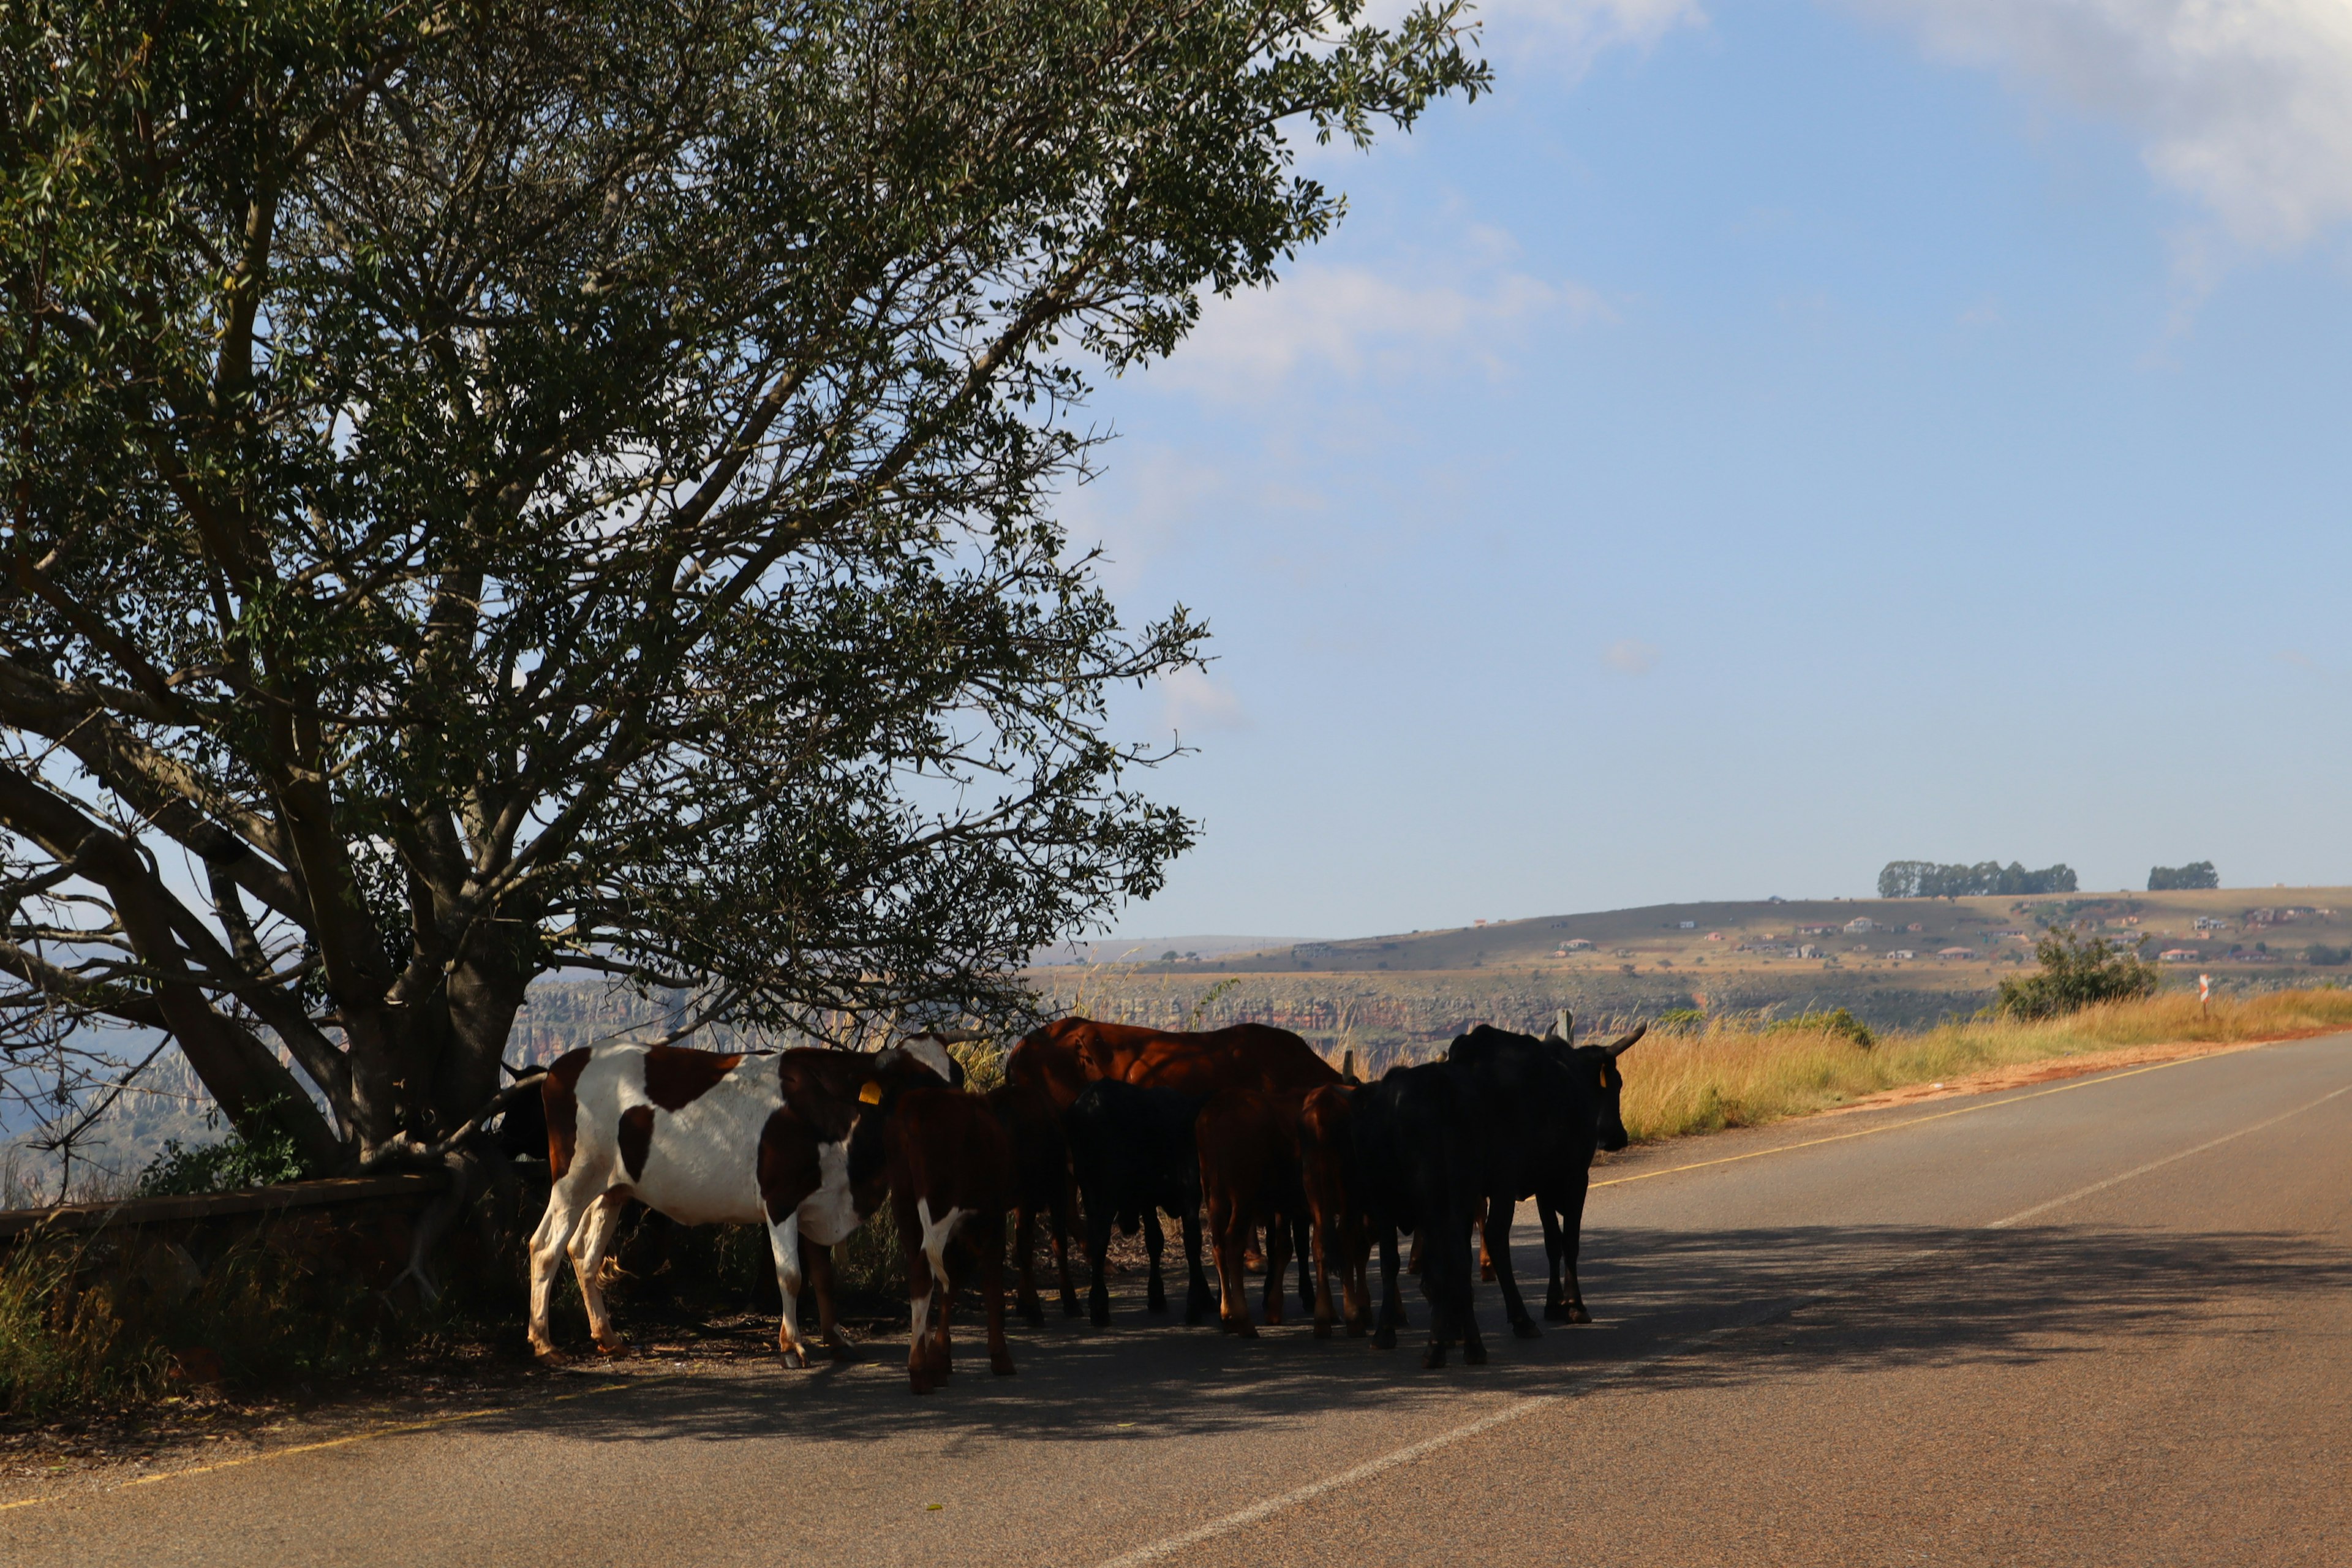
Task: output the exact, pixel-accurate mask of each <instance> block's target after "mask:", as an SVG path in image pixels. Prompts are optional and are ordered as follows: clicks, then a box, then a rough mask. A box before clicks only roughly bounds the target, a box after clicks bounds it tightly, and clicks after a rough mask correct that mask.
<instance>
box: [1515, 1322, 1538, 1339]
mask: <svg viewBox="0 0 2352 1568" xmlns="http://www.w3.org/2000/svg"><path fill="white" fill-rule="evenodd" d="M1511 1332H1513V1333H1514V1334H1517V1336H1518V1337H1519V1338H1521V1339H1523V1340H1539V1339H1541V1338H1543V1331H1542V1330H1541V1329H1539V1328H1538V1327H1536V1321H1535V1320H1534V1319H1533V1318H1521V1319H1520V1320H1519V1321H1517V1322H1516V1323H1513V1324H1512V1325H1511Z"/></svg>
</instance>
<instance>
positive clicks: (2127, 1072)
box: [1593, 1040, 2291, 1187]
mask: <svg viewBox="0 0 2352 1568" xmlns="http://www.w3.org/2000/svg"><path fill="white" fill-rule="evenodd" d="M2289 1043H2291V1042H2289V1041H2287V1040H2254V1041H2251V1042H2249V1043H2247V1044H2245V1045H2242V1046H2232V1047H2229V1048H2228V1049H2226V1050H2219V1051H2199V1052H2197V1053H2195V1054H2194V1055H2191V1056H2184V1057H2175V1058H2172V1059H2171V1060H2170V1061H2168V1062H2150V1063H2149V1064H2148V1065H2147V1066H2146V1067H2138V1068H2126V1069H2124V1070H2123V1071H2121V1072H2106V1073H2095V1074H2091V1075H2088V1076H2085V1077H2083V1078H2078V1079H2075V1080H2074V1082H2072V1083H2062V1084H2060V1085H2058V1086H2057V1087H2056V1088H2054V1089H2035V1090H2034V1091H2033V1092H2032V1094H2012V1095H2011V1096H2009V1097H2008V1098H2007V1099H2005V1100H1982V1101H1979V1103H1977V1104H1975V1105H1963V1106H1961V1107H1960V1108H1959V1109H1958V1110H1939V1111H1937V1112H1936V1113H1935V1114H1934V1115H1933V1116H1915V1117H1912V1118H1911V1119H1910V1120H1909V1121H1890V1122H1888V1123H1886V1124H1885V1126H1883V1127H1865V1128H1864V1129H1862V1131H1858V1132H1832V1134H1830V1135H1829V1136H1828V1137H1826V1138H1808V1139H1806V1140H1805V1141H1804V1142H1801V1143H1782V1144H1780V1145H1778V1146H1776V1147H1774V1148H1770V1149H1751V1150H1749V1151H1748V1152H1747V1153H1745V1154H1726V1155H1724V1156H1723V1157H1722V1158H1721V1159H1717V1160H1697V1161H1694V1162H1692V1163H1690V1164H1687V1165H1668V1166H1667V1167H1665V1168H1664V1170H1660V1171H1637V1172H1635V1173H1633V1175H1630V1176H1618V1177H1615V1178H1613V1179H1612V1180H1610V1181H1606V1182H1595V1183H1593V1185H1594V1186H1596V1187H1622V1186H1623V1185H1624V1184H1626V1183H1628V1182H1646V1181H1648V1180H1649V1179H1650V1178H1651V1177H1653V1176H1671V1175H1674V1174H1675V1173H1677V1172H1680V1171H1704V1170H1706V1168H1707V1167H1708V1166H1709V1165H1736V1164H1738V1163H1739V1162H1740V1161H1742V1160H1761V1159H1763V1158H1764V1157H1765V1156H1766V1155H1767V1154H1787V1153H1792V1152H1795V1151H1797V1150H1799V1149H1817V1148H1819V1147H1821V1146H1822V1144H1824V1143H1843V1142H1845V1141H1846V1140H1847V1139H1849V1138H1874V1137H1876V1136H1877V1135H1878V1134H1879V1133H1881V1132H1900V1131H1902V1130H1903V1129H1905V1128H1906V1127H1919V1126H1924V1125H1926V1124H1927V1122H1930V1121H1945V1120H1947V1119H1948V1118H1950V1117H1954V1116H1967V1115H1969V1114H1971V1113H1972V1112H1975V1111H1979V1110H1995V1109H1997V1108H1999V1107H2000V1106H2004V1105H2016V1104H2019V1103H2020V1102H2021V1101H2024V1100H2040V1099H2041V1098H2042V1096H2044V1095H2048V1094H2064V1093H2066V1092H2067V1091H2068V1090H2070V1089H2089V1088H2092V1087H2093V1086H2095V1085H2097V1084H2102V1083H2114V1082H2116V1081H2117V1080H2118V1079H2127V1078H2137V1077H2138V1076H2139V1075H2140V1074H2142V1073H2144V1072H2157V1071H2159V1070H2160V1069H2162V1068H2177V1067H2180V1066H2182V1065H2184V1064H2186V1063H2189V1062H2201V1061H2210V1059H2212V1058H2215V1057H2230V1056H2236V1055H2237V1054H2238V1053H2239V1052H2240V1051H2255V1050H2261V1049H2262V1048H2263V1047H2265V1046H2280V1045H2286V1044H2289Z"/></svg>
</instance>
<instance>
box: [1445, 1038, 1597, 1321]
mask: <svg viewBox="0 0 2352 1568" xmlns="http://www.w3.org/2000/svg"><path fill="white" fill-rule="evenodd" d="M1574 1029H1575V1021H1574V1020H1573V1019H1572V1018H1571V1017H1570V1016H1569V1015H1568V1013H1567V1012H1566V1011H1565V1010H1563V1011H1562V1012H1561V1014H1560V1016H1559V1021H1558V1022H1557V1023H1555V1024H1554V1025H1553V1026H1552V1030H1551V1032H1550V1033H1549V1034H1547V1035H1545V1036H1544V1037H1543V1038H1541V1039H1538V1038H1536V1037H1534V1036H1532V1035H1519V1034H1513V1033H1511V1032H1510V1031H1508V1030H1506V1029H1496V1028H1493V1027H1490V1026H1486V1025H1483V1024H1482V1025H1480V1026H1478V1027H1477V1028H1475V1029H1473V1030H1471V1031H1470V1032H1469V1033H1468V1034H1466V1035H1464V1036H1462V1037H1459V1038H1457V1039H1456V1040H1455V1041H1454V1044H1453V1046H1452V1047H1450V1048H1449V1049H1448V1050H1447V1052H1446V1059H1447V1060H1448V1061H1450V1062H1453V1063H1454V1064H1456V1065H1458V1066H1460V1067H1461V1068H1464V1069H1465V1071H1466V1072H1467V1073H1468V1074H1469V1075H1470V1079H1471V1082H1472V1083H1473V1085H1474V1086H1475V1098H1476V1105H1477V1116H1478V1120H1479V1124H1480V1138H1479V1150H1480V1154H1481V1157H1482V1164H1483V1167H1484V1179H1483V1181H1482V1183H1481V1191H1482V1195H1483V1196H1484V1198H1485V1205H1486V1214H1485V1218H1484V1224H1483V1226H1482V1227H1481V1228H1482V1229H1483V1231H1484V1233H1485V1234H1484V1241H1485V1252H1486V1258H1487V1259H1488V1260H1489V1261H1490V1263H1491V1265H1492V1267H1493V1268H1494V1270H1495V1278H1496V1282H1497V1283H1498V1284H1499V1285H1500V1286H1501V1287H1502V1292H1503V1305H1504V1310H1506V1311H1507V1313H1508V1314H1509V1316H1510V1320H1511V1327H1512V1330H1513V1331H1514V1332H1516V1333H1517V1334H1518V1335H1519V1336H1520V1337H1521V1338H1523V1339H1531V1338H1533V1337H1535V1336H1536V1335H1538V1334H1539V1333H1540V1332H1542V1331H1541V1330H1539V1329H1538V1328H1537V1327H1536V1325H1535V1321H1534V1320H1533V1319H1531V1318H1530V1317H1529V1316H1528V1310H1527V1307H1526V1304H1525V1303H1524V1302H1523V1301H1522V1300H1520V1297H1519V1287H1518V1279H1517V1274H1516V1272H1515V1270H1514V1269H1513V1268H1512V1266H1511V1248H1510V1238H1511V1219H1512V1215H1513V1211H1514V1209H1515V1208H1516V1206H1517V1203H1518V1202H1519V1200H1521V1199H1524V1198H1529V1197H1532V1198H1533V1199H1535V1200H1536V1209H1537V1214H1538V1217H1539V1219H1540V1220H1541V1221H1542V1224H1543V1236H1544V1254H1545V1258H1546V1259H1547V1260H1548V1262H1549V1265H1550V1273H1551V1279H1550V1285H1549V1290H1548V1291H1547V1292H1546V1295H1545V1300H1544V1316H1545V1317H1546V1318H1548V1319H1550V1320H1552V1321H1561V1322H1570V1323H1589V1322H1591V1321H1592V1314H1591V1312H1590V1311H1588V1310H1586V1309H1585V1305H1584V1293H1583V1290H1582V1288H1581V1287H1580V1285H1579V1283H1578V1281H1577V1278H1576V1263H1577V1256H1578V1252H1579V1250H1580V1247H1581V1245H1582V1237H1583V1228H1584V1199H1585V1194H1586V1191H1587V1189H1588V1187H1589V1186H1590V1184H1591V1171H1592V1156H1593V1153H1594V1152H1595V1151H1596V1150H1599V1149H1611V1150H1615V1149H1622V1148H1623V1147H1624V1146H1625V1144H1626V1141H1627V1140H1626V1134H1625V1122H1624V1119H1623V1118H1622V1115H1621V1114H1620V1113H1619V1110H1618V1104H1619V1099H1620V1096H1621V1093H1622V1089H1623V1088H1624V1082H1625V1080H1624V1079H1623V1077H1622V1075H1621V1074H1620V1073H1619V1072H1618V1070H1617V1058H1619V1057H1622V1055H1624V1054H1625V1052H1626V1051H1627V1050H1628V1049H1630V1048H1631V1047H1633V1043H1634V1042H1635V1041H1637V1040H1639V1039H1640V1038H1641V1037H1642V1036H1643V1032H1644V1031H1643V1030H1642V1029H1635V1030H1634V1031H1633V1033H1632V1034H1630V1035H1627V1036H1626V1037H1624V1038H1622V1039H1621V1040H1619V1041H1617V1042H1616V1043H1615V1044H1614V1045H1610V1046H1584V1047H1577V1046H1575V1045H1573V1044H1572V1043H1571V1036H1572V1034H1573V1031H1574Z"/></svg>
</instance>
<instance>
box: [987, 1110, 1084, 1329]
mask: <svg viewBox="0 0 2352 1568" xmlns="http://www.w3.org/2000/svg"><path fill="white" fill-rule="evenodd" d="M984 1098H985V1099H986V1100H987V1102H988V1107H989V1109H990V1110H993V1111H994V1112H995V1113H996V1118H997V1120H998V1121H1000V1122H1002V1123H1003V1127H1004V1132H1005V1136H1006V1137H1008V1138H1009V1139H1011V1140H1012V1146H1013V1210H1014V1216H1013V1283H1014V1287H1015V1290H1016V1295H1015V1300H1016V1301H1017V1302H1018V1304H1019V1309H1020V1312H1021V1315H1022V1317H1024V1318H1025V1319H1027V1320H1028V1321H1030V1322H1032V1323H1043V1322H1044V1321H1045V1308H1044V1307H1042V1306H1040V1305H1038V1302H1037V1269H1036V1252H1037V1219H1038V1216H1039V1215H1044V1216H1045V1219H1046V1222H1047V1233H1048V1236H1049V1237H1050V1239H1051V1242H1052V1245H1053V1249H1054V1267H1055V1269H1056V1270H1058V1271H1059V1273H1060V1274H1061V1279H1062V1315H1063V1316H1064V1317H1066V1318H1075V1317H1076V1316H1077V1315H1078V1292H1077V1288H1076V1285H1075V1284H1073V1283H1072V1281H1071V1279H1070V1231H1071V1228H1072V1226H1073V1224H1074V1221H1075V1219H1076V1209H1077V1196H1076V1189H1075V1187H1074V1185H1073V1184H1072V1182H1071V1178H1070V1143H1069V1139H1068V1137H1067V1136H1066V1134H1065V1133H1064V1132H1063V1131H1062V1118H1061V1115H1060V1114H1059V1112H1057V1111H1056V1110H1055V1107H1054V1102H1053V1100H1052V1099H1051V1098H1049V1097H1048V1096H1047V1095H1046V1094H1045V1093H1044V1092H1042V1091H1041V1090H1040V1089H1037V1088H1035V1087H1034V1086H1032V1085H1030V1084H1027V1083H1024V1082H1019V1081H1008V1082H1006V1083H1003V1084H1001V1085H999V1086H998V1087H996V1088H995V1089H990V1090H989V1091H988V1093H987V1095H986V1096H985V1097H984Z"/></svg>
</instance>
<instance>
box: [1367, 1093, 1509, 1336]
mask: <svg viewBox="0 0 2352 1568" xmlns="http://www.w3.org/2000/svg"><path fill="white" fill-rule="evenodd" d="M1349 1110H1350V1113H1351V1114H1350V1117H1349V1120H1350V1121H1351V1122H1352V1123H1353V1128H1352V1132H1353V1137H1352V1142H1353V1145H1354V1150H1355V1160H1354V1163H1353V1165H1352V1167H1351V1171H1352V1174H1353V1176H1354V1178H1355V1181H1354V1187H1355V1193H1354V1196H1355V1198H1356V1201H1357V1202H1358V1203H1359V1204H1360V1205H1361V1207H1362V1210H1363V1215H1364V1218H1365V1221H1366V1223H1367V1224H1368V1225H1369V1226H1370V1227H1371V1233H1372V1235H1373V1236H1374V1237H1378V1238H1379V1241H1380V1247H1381V1311H1380V1318H1379V1321H1378V1322H1377V1324H1376V1325H1375V1327H1374V1329H1373V1332H1372V1342H1373V1343H1374V1344H1376V1345H1378V1346H1379V1347H1380V1348H1381V1349H1382V1350H1393V1349H1394V1348H1395V1347H1396V1335H1397V1330H1398V1329H1400V1328H1402V1327H1403V1326H1404V1322H1405V1316H1404V1308H1403V1306H1402V1303H1400V1302H1399V1301H1398V1300H1397V1232H1398V1231H1399V1230H1400V1229H1404V1230H1413V1231H1418V1232H1420V1235H1421V1241H1422V1244H1423V1245H1422V1257H1421V1290H1422V1294H1423V1295H1424V1296H1426V1297H1428V1298H1429V1304H1430V1311H1431V1319H1430V1334H1429V1345H1428V1348H1427V1349H1426V1350H1425V1351H1423V1353H1422V1358H1421V1364H1422V1365H1423V1366H1425V1367H1440V1366H1444V1364H1445V1348H1446V1346H1447V1345H1449V1344H1452V1343H1454V1342H1460V1344H1461V1346H1462V1359H1463V1360H1465V1361H1466V1362H1469V1363H1471V1364H1473V1365H1474V1366H1475V1365H1478V1364H1481V1363H1484V1362H1485V1361H1486V1343H1485V1342H1484V1341H1482V1340H1481V1339H1480V1338H1479V1337H1478V1320H1477V1317H1476V1315H1475V1312H1474V1311H1473V1310H1472V1307H1471V1289H1472V1279H1471V1269H1472V1267H1473V1265H1472V1263H1471V1260H1470V1222H1471V1216H1472V1215H1474V1214H1475V1212H1476V1209H1477V1206H1478V1195H1479V1190H1480V1187H1481V1185H1482V1184H1483V1181H1484V1178H1485V1171H1484V1168H1483V1166H1482V1164H1481V1162H1480V1160H1479V1157H1478V1132H1479V1130H1478V1126H1477V1122H1476V1119H1475V1086H1474V1085H1473V1084H1472V1083H1471V1082H1470V1079H1469V1075H1468V1074H1467V1073H1466V1072H1465V1071H1464V1069H1463V1068H1460V1067H1459V1066H1457V1065H1456V1064H1454V1063H1453V1062H1424V1063H1423V1064H1422V1065H1421V1066H1419V1067H1409V1068H1404V1067H1401V1068H1390V1069H1389V1070H1388V1072H1387V1073H1386V1074H1385V1075H1384V1076H1383V1077H1382V1078H1381V1080H1380V1081H1379V1082H1378V1083H1373V1084H1368V1085H1366V1086H1365V1087H1364V1088H1362V1089H1358V1090H1356V1092H1355V1095H1354V1099H1353V1102H1352V1104H1351V1106H1350V1108H1349Z"/></svg>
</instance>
